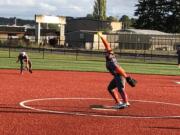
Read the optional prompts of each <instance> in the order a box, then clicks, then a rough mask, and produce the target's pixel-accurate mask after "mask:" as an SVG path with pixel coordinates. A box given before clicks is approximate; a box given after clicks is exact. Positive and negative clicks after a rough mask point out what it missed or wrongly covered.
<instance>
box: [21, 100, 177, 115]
mask: <svg viewBox="0 0 180 135" xmlns="http://www.w3.org/2000/svg"><path fill="white" fill-rule="evenodd" d="M47 100H101V101H102V100H104V101H110V100H112V99H107V98H80V97H79V98H78V97H76V98H41V99H29V100H25V101H22V102H20V103H19V104H20V106H21V107H23V108H26V109H30V110H34V111H39V112H46V113H54V114H67V115H77V116H94V117H106V118H127V119H165V118H180V116H122V115H119V116H117V115H116V116H114V115H101V114H97V115H96V114H88V113H81V112H65V111H55V110H46V109H39V108H34V107H31V106H28V105H26V103H30V102H36V101H47ZM130 101H135V102H143V103H154V104H164V105H171V106H177V107H180V104H174V103H166V102H159V101H147V100H130Z"/></svg>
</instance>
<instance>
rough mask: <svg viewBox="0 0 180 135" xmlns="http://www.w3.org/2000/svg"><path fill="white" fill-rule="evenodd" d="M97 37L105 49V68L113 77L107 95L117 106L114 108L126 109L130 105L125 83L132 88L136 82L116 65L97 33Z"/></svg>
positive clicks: (110, 51) (108, 47)
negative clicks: (108, 94)
mask: <svg viewBox="0 0 180 135" xmlns="http://www.w3.org/2000/svg"><path fill="white" fill-rule="evenodd" d="M98 35H99V36H100V38H101V40H102V42H103V44H104V46H105V49H106V54H105V57H106V68H107V69H108V71H109V72H110V73H111V74H112V75H113V77H114V78H113V79H112V80H111V82H110V83H109V86H108V91H109V93H110V94H111V96H112V97H113V99H114V100H115V101H116V103H117V105H115V106H114V108H116V109H122V108H126V107H128V106H129V105H130V103H129V101H128V97H127V94H126V91H125V82H126V81H127V82H128V84H130V85H131V86H132V87H134V86H135V85H136V83H137V81H136V80H134V79H132V78H131V77H130V76H128V75H127V74H126V72H125V71H124V70H123V69H122V68H121V67H120V66H119V65H118V62H117V60H116V57H115V54H114V52H113V51H112V49H111V48H110V45H109V43H108V42H107V41H106V40H105V39H104V38H103V37H102V35H101V34H100V33H98ZM115 88H117V89H118V91H116V90H115ZM119 94H120V95H121V98H122V102H121V100H120V98H119Z"/></svg>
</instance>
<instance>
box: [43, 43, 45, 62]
mask: <svg viewBox="0 0 180 135" xmlns="http://www.w3.org/2000/svg"><path fill="white" fill-rule="evenodd" d="M44 50H45V49H44V46H43V59H44Z"/></svg>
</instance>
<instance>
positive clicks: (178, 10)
mask: <svg viewBox="0 0 180 135" xmlns="http://www.w3.org/2000/svg"><path fill="white" fill-rule="evenodd" d="M138 2H139V3H138V4H137V5H136V7H137V9H136V10H135V16H138V19H137V20H136V23H135V25H134V26H135V27H136V28H143V29H152V30H160V31H165V32H180V26H179V25H177V24H179V23H180V19H179V18H180V1H179V0H139V1H138Z"/></svg>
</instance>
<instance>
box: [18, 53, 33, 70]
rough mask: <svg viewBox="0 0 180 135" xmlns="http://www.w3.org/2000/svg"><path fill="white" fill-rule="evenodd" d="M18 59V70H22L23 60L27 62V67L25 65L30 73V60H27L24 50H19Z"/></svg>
mask: <svg viewBox="0 0 180 135" xmlns="http://www.w3.org/2000/svg"><path fill="white" fill-rule="evenodd" d="M18 61H20V64H21V65H20V71H21V73H22V71H23V67H24V66H23V65H24V62H26V63H27V64H28V67H26V68H27V69H28V70H29V72H30V73H32V69H31V66H32V65H31V61H30V60H29V58H28V56H27V54H26V52H20V53H19V55H18Z"/></svg>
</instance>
